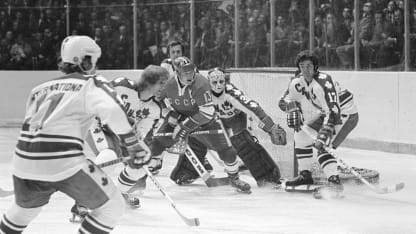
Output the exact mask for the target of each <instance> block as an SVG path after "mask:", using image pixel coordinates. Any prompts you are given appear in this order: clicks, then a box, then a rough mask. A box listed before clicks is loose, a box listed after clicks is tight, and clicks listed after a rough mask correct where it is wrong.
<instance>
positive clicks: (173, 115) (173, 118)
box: [166, 111, 181, 127]
mask: <svg viewBox="0 0 416 234" xmlns="http://www.w3.org/2000/svg"><path fill="white" fill-rule="evenodd" d="M180 117H181V115H180V114H179V113H178V112H176V111H170V112H169V113H168V115H167V116H166V120H167V121H168V124H169V125H170V126H172V127H176V126H177V125H178V120H179V118H180Z"/></svg>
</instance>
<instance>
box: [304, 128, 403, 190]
mask: <svg viewBox="0 0 416 234" xmlns="http://www.w3.org/2000/svg"><path fill="white" fill-rule="evenodd" d="M302 130H303V131H304V132H305V133H306V134H307V135H308V136H309V137H310V138H312V139H315V137H314V135H313V134H312V133H311V132H310V131H309V130H308V129H307V128H305V127H302ZM324 149H325V150H326V151H327V152H328V153H329V154H331V155H332V156H333V157H334V158H335V159H336V160H337V161H338V163H339V164H340V165H341V166H342V167H344V168H346V169H347V170H348V171H350V172H351V173H352V174H353V175H354V176H355V177H357V178H358V179H359V180H360V181H361V182H363V183H364V184H365V185H367V186H368V187H369V188H370V189H371V190H372V191H374V192H376V193H378V194H386V193H393V192H397V191H399V190H402V189H403V188H404V183H403V182H400V183H398V184H395V185H393V186H385V187H379V186H375V185H373V184H371V183H370V182H368V180H366V179H365V178H364V177H363V176H362V175H360V173H358V172H357V171H355V170H354V169H353V168H352V167H351V166H350V165H348V164H347V163H346V162H344V160H342V159H341V158H340V157H338V156H337V155H336V153H335V151H334V150H333V149H331V148H329V147H328V146H324Z"/></svg>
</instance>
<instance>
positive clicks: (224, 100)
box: [212, 83, 266, 121]
mask: <svg viewBox="0 0 416 234" xmlns="http://www.w3.org/2000/svg"><path fill="white" fill-rule="evenodd" d="M212 101H213V103H214V106H215V109H216V111H217V114H218V116H219V117H220V118H221V119H230V118H233V117H234V116H236V115H238V114H239V113H240V112H244V113H246V114H248V115H249V116H250V117H255V118H256V119H257V120H258V121H260V120H261V119H263V118H264V117H266V113H265V112H264V110H263V109H262V108H261V107H260V105H259V104H258V103H257V102H256V101H254V100H252V99H250V98H249V97H247V96H246V95H244V93H243V92H242V91H241V90H239V89H238V88H237V87H235V86H234V85H233V84H231V83H229V84H226V85H225V91H224V92H222V93H221V94H216V93H213V95H212Z"/></svg>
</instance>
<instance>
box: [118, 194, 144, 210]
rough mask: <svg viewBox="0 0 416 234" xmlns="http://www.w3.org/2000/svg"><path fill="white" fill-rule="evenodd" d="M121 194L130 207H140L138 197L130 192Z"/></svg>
mask: <svg viewBox="0 0 416 234" xmlns="http://www.w3.org/2000/svg"><path fill="white" fill-rule="evenodd" d="M121 195H123V197H124V200H125V201H126V203H127V205H128V206H129V207H130V208H132V209H137V208H139V207H140V199H139V198H138V197H136V196H134V195H133V194H131V193H122V194H121Z"/></svg>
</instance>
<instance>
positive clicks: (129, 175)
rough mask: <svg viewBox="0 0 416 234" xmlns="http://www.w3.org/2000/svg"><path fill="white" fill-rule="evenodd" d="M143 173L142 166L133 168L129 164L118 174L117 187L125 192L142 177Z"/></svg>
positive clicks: (144, 173) (144, 172)
mask: <svg viewBox="0 0 416 234" xmlns="http://www.w3.org/2000/svg"><path fill="white" fill-rule="evenodd" d="M145 175H146V171H145V170H144V169H143V168H139V169H133V168H131V167H129V166H126V167H125V168H124V170H122V171H121V172H120V175H119V176H118V180H117V181H118V183H117V187H118V188H119V189H120V191H121V192H122V193H127V192H128V191H129V190H130V189H131V188H132V187H133V185H134V184H136V182H137V180H139V179H140V178H142V177H144V176H145Z"/></svg>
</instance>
